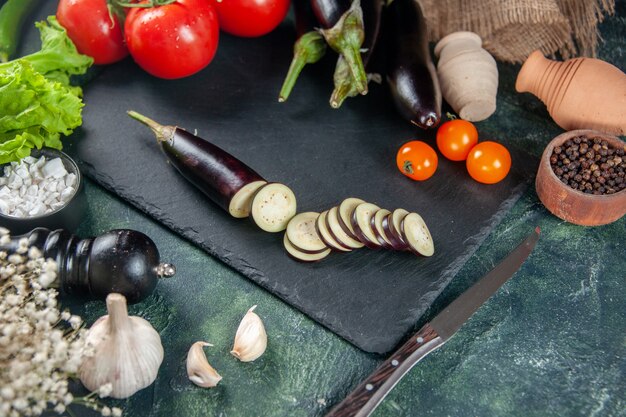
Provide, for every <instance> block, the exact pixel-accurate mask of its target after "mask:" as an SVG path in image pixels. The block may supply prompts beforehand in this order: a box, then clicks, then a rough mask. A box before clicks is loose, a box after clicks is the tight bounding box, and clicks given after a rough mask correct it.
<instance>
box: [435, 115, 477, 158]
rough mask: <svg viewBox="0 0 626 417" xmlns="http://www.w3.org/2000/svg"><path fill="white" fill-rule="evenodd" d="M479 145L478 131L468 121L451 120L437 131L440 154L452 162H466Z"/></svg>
mask: <svg viewBox="0 0 626 417" xmlns="http://www.w3.org/2000/svg"><path fill="white" fill-rule="evenodd" d="M477 143H478V131H477V130H476V127H475V126H474V125H473V124H472V123H470V122H468V121H467V120H461V119H454V120H449V121H447V122H445V123H444V124H442V125H441V126H439V129H437V147H438V148H439V152H441V154H442V155H443V156H445V157H446V158H448V159H449V160H451V161H464V160H465V159H467V154H469V152H470V149H472V148H473V147H474V145H476V144H477Z"/></svg>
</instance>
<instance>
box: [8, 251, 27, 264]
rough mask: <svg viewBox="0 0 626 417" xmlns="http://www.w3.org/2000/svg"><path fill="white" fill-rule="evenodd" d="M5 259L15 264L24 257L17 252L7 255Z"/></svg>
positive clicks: (22, 260) (19, 262)
mask: <svg viewBox="0 0 626 417" xmlns="http://www.w3.org/2000/svg"><path fill="white" fill-rule="evenodd" d="M7 259H8V260H9V262H11V263H12V264H13V265H15V266H17V265H19V264H21V263H23V262H24V258H23V257H22V256H20V255H18V254H17V253H14V254H11V255H9V257H8V258H7Z"/></svg>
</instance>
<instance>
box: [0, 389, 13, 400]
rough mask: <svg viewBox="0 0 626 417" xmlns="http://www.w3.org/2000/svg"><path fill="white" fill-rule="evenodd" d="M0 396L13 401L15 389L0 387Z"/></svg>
mask: <svg viewBox="0 0 626 417" xmlns="http://www.w3.org/2000/svg"><path fill="white" fill-rule="evenodd" d="M0 397H2V399H3V400H5V401H11V400H12V399H13V398H15V391H13V388H11V387H2V389H0Z"/></svg>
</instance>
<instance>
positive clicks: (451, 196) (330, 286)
mask: <svg viewBox="0 0 626 417" xmlns="http://www.w3.org/2000/svg"><path fill="white" fill-rule="evenodd" d="M53 3H55V2H48V3H47V4H46V8H47V9H48V12H49V11H51V10H54V8H53ZM40 13H41V16H42V17H43V16H45V11H44V9H42V10H41V11H40ZM29 36H31V35H29ZM294 36H295V35H294V33H293V32H292V30H291V29H290V27H289V25H283V26H282V27H280V28H279V29H278V30H276V31H275V32H273V33H272V34H270V35H268V36H265V37H263V38H260V39H239V38H234V37H230V36H227V35H223V36H222V38H221V40H220V44H219V50H218V53H217V55H216V57H215V59H214V61H213V63H212V64H211V65H210V66H209V67H207V68H206V69H205V70H203V71H202V72H201V73H199V74H197V75H195V76H192V77H188V78H185V79H181V80H174V81H165V80H160V79H157V78H154V77H152V76H150V75H148V74H146V73H144V72H143V71H142V70H140V69H139V68H138V67H137V66H136V65H135V64H134V63H133V62H132V60H131V59H127V60H125V61H123V62H121V63H119V64H116V65H113V66H109V67H106V68H102V69H99V70H98V71H99V74H98V75H97V77H96V78H95V79H94V80H92V81H91V82H89V83H88V84H87V85H86V86H85V88H84V100H85V103H86V107H85V109H84V122H83V127H82V128H81V129H79V130H77V131H76V133H75V134H74V135H73V136H72V138H70V139H68V140H66V141H65V143H66V149H67V150H68V151H69V153H70V154H72V155H73V156H75V157H76V158H77V159H78V161H79V164H80V166H81V169H82V171H83V173H85V174H86V175H87V176H89V177H90V178H92V179H94V180H95V181H96V182H98V183H99V184H101V185H102V186H104V187H106V188H107V189H110V190H112V191H113V192H115V193H116V194H118V195H119V196H121V197H122V198H124V199H125V200H127V201H129V202H130V203H131V204H133V205H134V206H136V207H137V208H139V209H140V210H142V211H144V212H145V213H147V214H149V215H150V216H152V217H154V218H155V219H157V220H158V221H160V222H162V223H163V224H164V225H166V226H167V227H169V228H171V229H172V230H174V231H176V232H177V233H179V234H181V235H183V236H185V237H186V238H188V239H189V240H191V241H193V242H195V243H196V244H197V245H199V246H200V247H201V248H203V249H204V250H206V251H207V252H208V253H210V254H212V255H214V256H216V257H218V258H219V259H221V260H222V261H223V262H225V263H226V264H228V265H230V266H231V267H233V268H234V269H236V270H238V271H239V272H241V273H242V274H243V275H245V276H246V277H248V278H250V279H251V280H253V281H255V282H256V283H258V284H259V285H261V286H262V287H264V288H266V289H267V290H268V291H270V292H272V293H274V294H276V295H277V296H278V297H280V298H282V299H283V300H285V301H286V302H287V303H289V304H291V305H293V306H295V307H296V308H298V309H300V310H301V311H303V312H304V313H306V314H307V315H309V316H310V317H312V318H313V319H314V320H316V321H318V322H319V323H321V324H323V325H324V326H326V327H328V328H329V329H331V330H332V331H334V332H335V333H337V334H338V335H340V336H342V337H344V338H345V339H347V340H348V341H350V342H352V343H353V344H355V345H356V346H358V347H360V348H361V349H363V350H366V351H370V352H377V353H385V352H388V351H390V350H391V349H393V348H394V347H395V346H396V345H397V344H398V343H399V342H400V341H401V339H402V338H403V337H404V336H405V335H406V334H407V333H408V332H409V331H410V330H411V329H412V328H413V326H414V325H415V324H416V322H417V321H418V320H419V318H420V316H421V315H422V314H423V313H424V312H425V310H426V309H427V308H428V307H429V306H430V305H431V304H432V303H433V301H434V300H435V298H436V297H437V296H438V295H439V294H440V293H441V291H442V290H443V289H444V288H445V286H446V285H447V284H448V283H449V282H450V280H451V279H452V278H453V277H454V275H455V273H456V272H457V271H458V270H459V269H460V268H461V266H462V265H463V264H464V263H465V261H466V260H467V259H468V257H469V256H471V254H472V253H473V252H474V251H475V250H476V249H477V248H478V246H479V245H480V243H481V242H482V240H483V239H484V238H485V237H486V236H487V234H488V233H489V232H490V230H492V228H493V227H494V226H495V225H496V224H497V223H498V222H499V220H500V218H501V217H502V216H503V215H504V214H505V212H506V211H507V210H508V208H509V207H510V206H511V205H512V204H513V203H514V202H515V201H516V200H517V198H518V197H519V196H520V194H521V193H522V192H523V190H524V189H525V188H526V186H527V184H528V183H529V182H530V180H531V179H532V176H533V173H534V171H535V166H536V161H535V160H534V159H529V158H527V157H526V156H525V155H521V154H520V153H517V152H513V166H514V169H513V171H512V172H511V173H510V174H509V176H508V177H507V179H506V180H504V181H503V182H501V183H499V184H496V185H490V186H488V185H482V184H478V183H476V182H474V181H473V180H471V179H470V178H469V176H468V175H467V173H466V171H465V168H464V165H463V164H461V163H452V162H450V161H447V160H445V159H444V158H440V161H439V169H438V171H437V173H436V174H435V176H434V177H433V178H431V179H430V180H428V181H426V182H422V183H417V182H413V181H411V180H409V179H407V178H405V177H403V176H402V175H400V174H399V172H398V171H397V169H396V167H395V154H396V151H397V149H398V148H399V146H400V145H401V144H402V143H404V142H406V141H408V140H413V139H425V140H427V141H429V142H430V143H431V144H434V141H433V133H434V132H430V133H425V132H424V131H421V130H418V129H416V128H414V127H413V126H412V125H410V124H409V123H407V122H406V121H405V120H403V119H401V118H400V117H399V116H398V115H397V114H396V112H395V110H394V108H393V105H392V103H391V101H390V98H389V96H388V94H387V92H386V89H385V88H384V86H378V85H374V86H372V87H371V91H370V93H369V94H368V95H367V96H365V97H358V98H355V99H350V100H348V101H346V103H344V105H343V107H342V108H341V109H340V110H333V109H331V108H330V106H329V105H328V98H329V95H330V92H331V91H332V70H333V65H334V62H333V61H334V56H329V57H327V59H325V60H324V61H323V62H321V63H319V64H317V65H315V66H313V67H309V68H307V69H305V71H304V74H303V76H302V77H301V79H300V81H299V83H298V84H297V86H296V88H295V90H294V92H293V94H292V97H291V98H290V99H289V101H288V102H287V103H284V104H279V103H278V102H277V95H278V91H279V88H280V85H281V83H282V77H283V76H284V73H285V71H286V69H287V67H288V64H289V61H290V59H291V50H292V42H293V39H294ZM29 42H32V36H31V40H30V41H29ZM181 59H184V57H182V58H181ZM129 109H133V110H136V111H138V112H140V113H143V114H145V115H147V116H149V117H151V118H153V119H155V120H157V121H159V122H160V123H163V124H175V125H178V126H180V127H184V128H185V129H187V130H189V131H192V132H193V131H197V134H198V135H199V136H202V137H204V138H206V139H209V140H211V141H212V142H214V143H215V144H217V145H218V146H221V147H223V148H224V149H225V150H227V151H229V152H231V153H232V154H234V155H236V156H237V157H238V158H240V159H241V160H242V161H244V162H245V163H247V164H248V165H250V166H251V167H253V168H254V169H255V170H257V171H258V172H259V173H260V174H261V175H263V176H264V177H265V178H266V179H267V180H269V181H278V182H283V183H285V184H287V185H288V186H289V187H291V189H292V190H293V191H294V193H295V194H296V196H297V198H298V208H299V210H298V211H322V210H324V209H328V208H330V207H332V206H333V205H336V204H339V203H340V202H341V201H342V200H343V199H344V198H346V197H352V196H354V197H360V198H362V199H364V200H367V201H369V202H373V203H376V204H378V205H380V206H382V207H385V208H389V209H393V208H397V207H403V208H405V209H407V210H410V211H417V212H419V213H420V214H421V215H422V216H423V218H424V219H425V220H426V222H427V224H428V225H429V228H430V230H431V233H432V235H433V239H434V241H435V247H436V253H435V255H434V256H433V257H431V258H418V257H416V256H414V255H411V254H409V253H396V252H389V251H372V250H368V249H362V250H358V251H355V252H353V253H350V254H331V256H329V257H328V258H326V259H325V260H324V261H322V262H319V263H315V264H302V263H298V262H296V261H294V260H292V259H291V258H289V257H288V256H287V255H286V253H285V251H284V249H283V247H282V234H270V233H265V232H263V231H261V230H260V229H258V228H257V227H256V226H255V225H254V224H253V223H252V222H251V221H250V220H246V219H244V220H237V219H233V218H231V217H229V216H228V215H227V214H226V213H225V212H223V211H222V210H221V209H219V208H218V207H217V206H216V205H214V204H213V203H211V202H210V201H209V200H208V199H207V198H205V197H204V196H203V195H202V194H201V193H200V192H198V191H196V189H195V188H193V187H192V186H191V185H190V184H188V183H187V182H186V181H185V180H184V179H183V178H182V177H180V176H179V175H178V174H177V173H176V172H175V171H174V169H173V168H172V167H171V166H170V165H169V164H168V163H167V161H166V158H165V157H164V156H163V154H162V153H161V152H160V150H159V147H158V146H157V144H156V141H155V139H154V137H153V135H152V133H151V132H150V131H149V130H148V129H147V128H146V127H144V126H143V125H140V124H139V123H138V122H136V121H134V120H131V119H130V118H129V117H128V116H127V115H126V110H129ZM172 261H173V262H176V260H175V259H174V260H172ZM207 279H208V280H209V279H210V277H207Z"/></svg>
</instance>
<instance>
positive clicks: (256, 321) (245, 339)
mask: <svg viewBox="0 0 626 417" xmlns="http://www.w3.org/2000/svg"><path fill="white" fill-rule="evenodd" d="M255 308H256V306H253V307H252V308H250V310H248V312H247V313H246V315H245V316H243V319H242V320H241V323H239V327H238V328H237V333H236V334H235V343H234V345H233V349H232V350H231V351H230V353H231V354H232V355H233V356H234V357H236V358H237V359H239V360H240V361H241V362H252V361H253V360H255V359H258V358H259V357H260V356H261V355H262V354H263V353H264V352H265V349H266V348H267V333H266V332H265V326H264V325H263V321H262V320H261V318H260V317H259V316H258V315H257V314H256V313H255V312H254V309H255Z"/></svg>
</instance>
